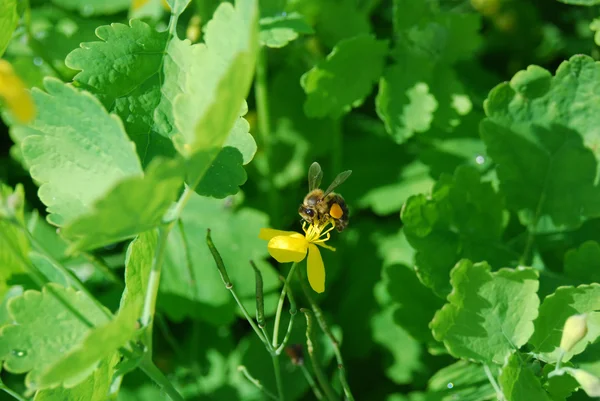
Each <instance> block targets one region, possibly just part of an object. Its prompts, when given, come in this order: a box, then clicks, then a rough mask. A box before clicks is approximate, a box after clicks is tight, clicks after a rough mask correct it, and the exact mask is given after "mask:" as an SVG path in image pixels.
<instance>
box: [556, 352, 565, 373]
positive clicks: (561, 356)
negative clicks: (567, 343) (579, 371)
mask: <svg viewBox="0 0 600 401" xmlns="http://www.w3.org/2000/svg"><path fill="white" fill-rule="evenodd" d="M565 354H566V352H565V350H564V349H562V348H561V349H560V353H559V354H558V359H557V360H556V366H555V367H554V371H555V372H556V371H557V370H560V366H561V364H562V360H563V358H564V357H565Z"/></svg>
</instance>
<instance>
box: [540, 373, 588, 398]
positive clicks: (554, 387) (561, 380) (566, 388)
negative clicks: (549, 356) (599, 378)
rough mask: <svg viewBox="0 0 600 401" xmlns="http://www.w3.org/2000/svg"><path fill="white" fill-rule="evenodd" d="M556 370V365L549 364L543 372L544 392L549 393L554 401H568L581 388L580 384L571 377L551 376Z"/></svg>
mask: <svg viewBox="0 0 600 401" xmlns="http://www.w3.org/2000/svg"><path fill="white" fill-rule="evenodd" d="M554 368H555V366H554V365H550V364H547V365H546V366H544V369H543V370H542V372H543V373H544V380H545V383H544V384H543V387H544V390H546V392H548V394H549V395H550V398H552V401H566V400H567V399H569V397H570V396H571V394H572V393H574V392H575V391H576V390H577V389H578V388H579V383H577V380H575V379H574V378H573V377H571V376H570V375H553V376H550V374H551V373H552V372H553V371H554ZM548 376H550V377H548Z"/></svg>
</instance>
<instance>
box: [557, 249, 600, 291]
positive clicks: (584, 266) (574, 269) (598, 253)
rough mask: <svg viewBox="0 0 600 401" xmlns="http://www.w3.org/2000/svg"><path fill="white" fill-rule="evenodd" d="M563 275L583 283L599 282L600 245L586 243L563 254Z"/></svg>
mask: <svg viewBox="0 0 600 401" xmlns="http://www.w3.org/2000/svg"><path fill="white" fill-rule="evenodd" d="M565 273H566V274H568V275H569V276H571V277H573V278H577V279H579V280H581V281H583V282H594V283H598V282H600V245H598V243H597V242H596V241H587V242H584V243H583V244H581V246H580V247H579V248H577V249H571V250H570V251H569V252H567V253H566V254H565Z"/></svg>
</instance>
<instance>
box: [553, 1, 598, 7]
mask: <svg viewBox="0 0 600 401" xmlns="http://www.w3.org/2000/svg"><path fill="white" fill-rule="evenodd" d="M558 1H560V2H561V3H565V4H572V5H575V6H588V7H591V6H595V5H597V4H600V0H558Z"/></svg>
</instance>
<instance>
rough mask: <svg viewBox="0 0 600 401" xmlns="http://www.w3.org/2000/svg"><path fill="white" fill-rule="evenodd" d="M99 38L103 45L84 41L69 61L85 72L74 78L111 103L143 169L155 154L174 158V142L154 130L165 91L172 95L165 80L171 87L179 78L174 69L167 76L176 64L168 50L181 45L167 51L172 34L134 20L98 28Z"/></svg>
mask: <svg viewBox="0 0 600 401" xmlns="http://www.w3.org/2000/svg"><path fill="white" fill-rule="evenodd" d="M96 35H97V36H98V38H100V39H101V40H102V41H98V42H87V43H82V44H81V48H79V49H75V50H73V51H72V52H71V53H70V54H69V55H68V56H67V58H66V59H65V63H66V64H67V66H68V67H70V68H72V69H75V70H81V71H80V72H79V73H78V74H77V75H76V76H75V78H74V80H75V81H76V82H77V84H78V85H80V86H82V87H84V88H86V89H87V90H90V91H92V92H93V93H95V94H98V95H100V96H101V99H102V100H103V102H104V104H106V105H110V110H109V111H110V112H114V113H116V114H117V115H119V116H120V117H121V120H122V121H123V123H124V125H125V129H126V131H127V133H128V135H129V137H130V138H131V140H132V141H133V142H134V143H135V144H136V149H137V152H138V155H139V157H140V160H141V161H142V163H143V164H144V165H146V164H148V163H149V162H150V161H151V160H152V158H154V157H155V156H160V155H162V156H172V155H173V153H174V148H173V145H172V143H171V141H170V140H169V139H168V138H165V137H164V136H163V135H166V133H164V132H161V131H160V130H159V128H157V127H155V126H154V111H155V110H156V109H157V107H158V106H159V103H161V102H164V101H166V100H165V97H166V95H165V91H167V93H168V88H163V87H162V82H161V81H163V80H164V81H165V83H164V85H165V86H166V85H172V81H174V80H175V79H176V78H178V75H177V74H176V73H175V72H174V71H172V70H169V71H168V72H169V73H170V74H171V75H167V76H165V77H163V75H162V73H163V71H162V68H163V63H166V62H167V61H166V60H167V59H168V60H171V62H172V56H171V54H170V49H171V48H177V44H179V43H183V42H181V41H179V40H178V39H173V41H174V42H177V44H173V45H171V44H169V47H168V48H167V42H168V39H169V33H168V32H157V31H156V30H155V29H154V28H152V27H150V26H149V25H147V24H146V23H144V22H142V21H139V20H135V19H134V20H131V21H130V26H127V25H124V24H112V25H105V26H100V27H98V28H97V29H96ZM181 46H184V45H181ZM165 48H167V52H165ZM186 50H188V49H186ZM177 54H178V55H181V54H185V53H181V52H179V53H177ZM188 58H189V57H188Z"/></svg>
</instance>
